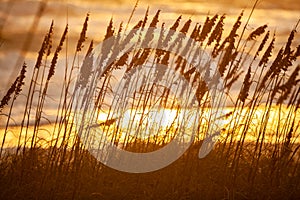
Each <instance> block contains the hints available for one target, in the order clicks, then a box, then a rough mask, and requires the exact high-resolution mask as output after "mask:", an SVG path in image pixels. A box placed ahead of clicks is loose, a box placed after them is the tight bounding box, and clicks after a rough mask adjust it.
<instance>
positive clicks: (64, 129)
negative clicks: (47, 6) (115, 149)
mask: <svg viewBox="0 0 300 200" xmlns="http://www.w3.org/2000/svg"><path fill="white" fill-rule="evenodd" d="M136 6H137V5H136ZM136 6H135V8H134V11H135V9H136ZM134 11H133V12H134ZM159 15H160V11H157V13H156V14H155V15H154V16H153V18H152V20H151V21H150V22H148V18H149V16H148V9H147V11H146V13H145V17H144V19H142V20H140V21H139V22H138V23H137V25H135V26H134V27H133V28H132V30H131V31H129V33H128V34H124V33H123V30H122V28H123V25H122V24H121V25H120V26H119V29H118V31H116V28H115V27H114V24H113V20H111V21H110V22H109V25H108V27H107V32H106V34H105V37H104V38H105V39H108V38H110V37H112V36H115V37H114V40H113V42H112V45H111V46H109V48H107V46H106V47H104V48H103V49H102V54H101V55H99V58H98V59H99V60H100V63H99V64H100V65H102V64H104V63H105V61H107V60H108V61H109V62H110V61H111V64H110V65H109V66H107V67H106V68H105V70H104V71H103V72H102V73H100V72H99V71H98V72H97V71H92V68H91V63H93V61H94V59H96V58H95V56H96V55H94V54H93V53H92V52H93V41H90V45H89V47H88V48H87V53H86V55H85V56H84V60H83V61H82V65H81V67H79V68H77V67H76V66H77V65H76V60H79V54H83V53H82V50H83V49H84V44H85V43H86V42H87V41H89V39H88V38H87V37H86V35H87V31H88V28H87V27H88V20H89V14H87V16H86V19H85V21H84V23H83V28H82V32H81V33H80V37H79V40H78V42H77V45H76V49H75V51H74V54H73V55H74V58H73V62H72V64H71V65H67V64H66V66H65V68H64V79H63V80H62V88H61V90H60V94H59V95H60V99H59V101H58V102H57V116H56V119H55V121H54V122H52V123H51V126H52V127H53V132H51V137H50V138H51V139H50V141H47V142H46V145H43V144H42V140H40V137H39V132H40V128H41V119H42V118H43V117H46V116H43V115H44V112H43V110H44V109H45V107H44V105H45V103H46V102H47V101H46V99H47V98H49V97H48V95H47V94H48V89H49V88H50V87H55V86H54V84H52V83H51V79H52V77H53V76H55V68H56V67H60V68H62V67H63V66H56V64H57V61H58V59H59V55H60V54H61V50H63V48H64V42H65V40H66V39H67V37H68V36H67V33H68V25H66V27H65V30H64V32H63V34H62V36H61V39H60V42H59V44H58V46H57V47H56V50H55V51H54V53H53V55H52V56H53V57H52V59H51V62H48V59H49V57H50V55H51V51H52V44H53V41H52V40H53V37H52V35H53V34H54V29H53V28H54V23H51V25H50V28H49V31H48V32H47V33H46V35H45V38H44V41H43V43H42V45H41V49H40V51H39V54H38V57H37V61H36V64H35V66H34V67H33V73H32V75H31V77H29V79H30V80H29V82H28V81H27V82H24V79H25V72H26V67H27V66H26V65H25V64H24V65H23V67H22V70H21V72H20V75H19V76H18V77H17V78H16V80H15V82H14V83H12V86H11V87H10V89H9V90H8V91H7V94H6V95H5V96H4V97H3V98H2V100H1V102H0V114H1V115H2V116H3V117H5V118H6V126H5V127H4V132H3V136H2V137H1V138H2V140H1V141H2V144H1V151H0V156H1V161H0V177H1V178H0V187H1V192H0V198H1V199H19V198H25V199H121V198H122V199H141V198H142V199H196V198H203V199H208V198H209V199H215V198H216V199H221V198H225V199H257V198H263V199H282V198H284V199H295V198H297V197H300V183H299V180H300V177H299V176H300V174H299V172H300V171H299V170H300V168H299V163H300V162H299V159H300V155H299V149H300V144H299V143H298V142H299V125H300V124H299V104H300V96H299V94H300V93H299V90H300V87H299V70H300V67H299V64H297V63H298V61H297V59H298V57H299V56H300V45H299V44H295V43H294V42H293V41H294V38H295V37H297V26H295V28H294V29H293V30H292V31H291V33H290V35H289V37H288V38H287V42H286V43H285V45H284V46H283V47H279V46H278V45H276V42H275V39H276V37H275V33H274V36H273V38H270V35H271V34H272V31H273V30H268V28H267V25H262V26H260V27H257V28H256V29H254V30H252V31H249V30H248V29H247V25H248V24H249V20H250V17H251V15H250V17H249V18H248V19H247V21H246V24H244V26H243V27H242V22H243V12H242V13H241V14H240V15H239V16H238V17H237V20H236V22H235V23H234V24H233V27H232V29H231V30H230V31H229V34H228V36H226V37H224V23H225V21H226V15H222V16H219V15H214V16H212V17H211V16H207V18H206V20H205V21H204V23H201V22H193V21H192V19H188V20H187V21H186V22H184V23H182V22H181V20H182V17H181V16H180V17H179V18H178V19H177V20H176V21H175V22H174V24H173V25H172V26H170V27H169V28H167V26H168V25H167V24H165V23H161V25H160V21H159ZM132 17H133V13H132V14H131V16H130V18H129V21H128V23H127V24H126V26H125V30H126V29H128V28H129V22H130V21H131V19H132ZM147 24H148V26H149V27H151V28H152V29H149V31H147V32H146V34H147V37H144V38H143V37H142V36H141V32H142V30H145V29H146V28H147ZM160 26H161V27H162V28H161V29H160V33H159V34H160V35H159V38H158V40H159V43H158V44H159V47H160V48H163V47H167V46H168V44H169V43H171V44H170V49H169V50H174V49H180V48H182V49H183V52H185V53H184V54H185V55H187V57H186V58H184V57H181V56H179V55H173V54H171V53H170V52H168V51H164V50H161V49H149V48H147V49H142V48H139V46H140V45H142V44H148V43H151V42H152V40H154V39H156V38H154V37H153V34H154V32H153V30H154V29H156V28H157V27H160ZM241 27H242V29H241ZM176 30H177V31H178V30H179V32H180V33H182V35H181V36H182V37H177V38H173V37H175V36H174V35H173V34H172V31H176ZM136 36H138V37H139V41H138V43H137V44H136V45H135V46H134V47H133V49H132V51H130V52H126V53H124V54H122V55H119V56H118V57H117V58H118V59H116V60H113V59H112V58H114V57H116V55H118V54H119V53H120V52H121V51H120V50H122V48H123V47H124V45H125V44H127V43H128V42H129V41H131V40H132V38H133V37H136ZM184 37H190V38H192V39H194V40H195V41H196V43H192V41H189V42H190V43H188V44H190V45H187V46H184V47H182V45H183V44H184V43H183V40H184ZM145 38H146V39H145ZM67 45H68V44H67ZM193 48H202V49H204V50H205V51H206V52H208V53H209V54H210V56H211V57H212V58H214V59H215V60H216V63H217V64H218V69H217V70H218V72H219V73H220V74H221V76H222V78H223V79H224V84H225V91H223V93H222V94H220V95H222V97H223V98H226V99H227V100H228V101H230V102H231V104H232V105H233V107H232V108H231V110H230V112H228V113H226V114H225V115H224V116H223V117H224V118H226V119H227V121H228V123H227V124H226V125H225V126H224V127H222V128H223V129H222V133H221V138H220V139H219V142H218V143H217V145H216V146H215V148H214V149H213V151H212V152H211V153H210V154H209V155H208V156H207V157H206V158H204V159H201V160H198V157H197V153H198V149H199V146H201V144H202V141H203V138H204V137H205V133H206V131H207V129H208V127H207V126H208V124H207V123H202V124H199V126H198V127H197V135H196V138H195V141H194V143H193V145H192V146H191V147H190V148H189V150H188V151H187V153H186V154H184V155H183V156H182V157H181V158H180V159H179V160H177V161H176V162H175V163H173V164H172V165H170V166H168V167H166V168H165V169H162V170H159V171H157V172H151V173H146V174H127V173H123V172H118V171H115V170H113V169H110V168H108V167H106V166H104V165H103V164H101V163H99V162H97V161H96V160H95V158H93V157H92V156H91V155H90V154H89V152H88V151H87V150H86V148H85V147H86V146H88V145H90V144H92V143H93V142H94V141H93V140H91V141H89V142H86V141H81V140H80V138H79V137H78V135H77V133H78V132H79V131H80V130H78V127H77V126H76V124H75V123H76V121H74V120H75V117H74V113H72V109H73V108H74V107H75V108H76V109H77V110H78V109H81V108H82V106H89V105H90V104H93V106H94V109H93V114H94V115H96V116H97V115H100V114H101V112H102V111H107V115H108V117H107V119H106V120H104V121H102V122H99V124H96V125H95V126H96V127H98V128H101V129H102V130H103V134H106V135H112V136H111V138H112V139H111V140H112V142H113V143H114V144H116V145H119V146H121V147H122V148H123V149H126V150H129V151H133V152H150V151H154V150H157V149H159V148H162V147H163V146H164V145H166V144H167V143H168V142H170V140H172V139H173V138H174V137H175V135H176V134H177V133H178V132H179V128H178V126H177V125H176V124H178V123H180V117H179V116H180V113H181V112H184V107H183V106H182V105H180V104H179V103H178V102H177V100H176V99H175V98H174V97H175V96H176V95H181V94H184V89H183V88H180V87H178V88H176V93H175V94H173V93H172V92H170V90H169V89H168V88H167V87H163V86H160V85H156V84H155V83H156V82H157V80H158V79H162V78H163V77H167V78H168V80H169V83H172V81H173V80H174V78H175V77H173V76H172V74H169V73H168V72H167V71H166V72H165V73H163V74H157V73H158V72H156V71H153V69H155V68H153V69H152V70H149V74H146V75H145V74H140V77H139V79H133V78H127V79H126V78H125V79H126V81H127V84H125V85H127V86H128V87H124V88H119V89H121V90H122V93H121V94H122V96H121V97H120V98H116V97H115V98H114V99H113V102H114V103H115V104H114V105H117V106H116V107H111V106H109V105H108V102H107V97H108V96H109V95H111V96H113V95H114V94H113V92H112V91H113V82H114V81H115V80H116V79H118V77H117V74H116V72H122V73H123V74H125V77H126V75H130V73H131V72H130V71H131V70H133V69H136V68H138V66H141V65H144V64H147V65H151V66H154V65H155V64H163V65H165V66H168V67H170V68H172V69H173V70H174V71H176V72H177V73H179V74H181V75H182V77H184V78H185V80H186V81H188V82H189V83H190V84H191V85H192V86H193V87H194V88H195V91H196V93H195V94H196V99H197V100H198V101H197V102H198V104H197V111H198V116H199V118H200V119H201V120H202V121H209V120H210V117H211V116H206V113H207V109H208V108H209V106H208V105H209V103H210V102H211V99H210V95H213V94H211V93H210V91H209V90H208V87H207V85H206V84H205V81H204V79H203V77H201V76H207V77H210V76H211V74H213V73H214V72H211V71H210V69H206V71H205V72H204V73H203V74H201V73H199V71H197V70H196V68H195V66H193V65H191V64H190V63H188V62H187V60H188V58H192V60H194V61H195V60H196V58H197V56H198V54H197V55H196V54H192V52H194V51H192V50H193ZM278 48H279V49H278ZM197 53H199V52H197ZM275 55H276V56H275ZM202 56H203V55H202V54H201V53H200V61H201V59H204V57H202ZM211 62H213V61H211ZM29 67H30V66H29ZM47 70H48V71H47ZM47 72H48V73H47ZM153 73H154V74H155V75H156V76H155V77H156V81H154V82H152V83H150V84H149V81H150V79H151V74H153ZM76 74H79V75H78V76H76ZM76 77H78V79H77V80H76V79H75V78H76ZM128 77H130V76H128ZM141 79H143V81H144V83H145V84H143V85H142V87H141V88H140V89H139V90H138V91H135V92H134V93H133V94H131V95H132V96H131V100H130V101H129V102H126V101H125V99H126V98H128V95H129V93H130V91H131V90H132V89H133V88H134V87H135V85H136V84H137V83H138V81H140V80H141ZM75 80H76V81H75ZM96 82H98V84H97V85H96V86H97V87H92V86H93V85H91V84H93V83H96ZM24 84H26V85H28V86H29V89H28V91H24V90H22V89H21V88H22V85H24ZM89 87H91V88H93V89H95V90H94V91H92V90H90V88H89ZM234 88H235V89H234ZM237 91H238V92H237ZM21 92H22V93H23V94H24V95H25V96H26V102H25V104H24V105H23V108H24V112H23V117H22V120H21V121H20V122H19V124H20V132H19V135H18V137H17V140H18V144H17V147H16V149H14V150H13V151H8V150H7V148H6V135H7V133H8V131H9V129H10V127H11V126H12V124H11V119H13V117H14V116H12V110H13V109H14V105H15V104H14V102H15V100H16V98H17V97H18V96H19V94H20V93H21ZM235 93H238V95H237V97H236V98H235V97H232V96H231V95H232V94H235ZM75 96H81V97H82V96H84V97H87V98H86V99H87V100H86V102H77V101H75V99H74V97H75ZM89 97H91V98H89ZM35 102H37V106H35ZM80 103H82V104H80ZM153 105H160V109H162V110H164V109H170V110H175V112H176V114H175V115H174V116H175V117H174V118H173V119H172V120H173V121H172V123H170V125H169V126H168V127H167V128H165V129H162V128H161V127H158V128H157V127H155V126H152V125H151V120H149V118H148V120H146V122H145V119H147V117H149V112H148V109H149V108H152V107H153ZM128 107H130V108H132V112H131V114H130V118H131V121H130V123H128V127H126V129H127V131H126V133H125V134H124V133H123V132H122V130H121V129H122V128H121V123H122V120H120V119H118V118H114V117H115V116H113V113H114V112H116V111H120V112H121V111H123V112H125V111H126V109H128ZM258 112H261V115H260V117H261V118H260V119H257V116H256V114H257V113H258ZM32 113H33V116H35V117H34V118H32ZM210 115H212V114H211V113H210ZM154 118H159V115H158V114H157V113H156V114H155V115H154V116H153V117H152V119H154ZM162 120H163V119H160V122H159V124H161V123H162ZM32 121H33V125H32V124H31V122H32ZM143 123H146V130H148V131H149V132H152V133H160V134H161V133H163V136H149V137H147V138H146V139H144V140H143V139H140V138H141V133H142V132H143V130H145V129H144V127H143V126H145V125H143ZM253 123H255V124H253ZM32 126H33V131H30V128H31V127H32ZM49 131H50V130H49ZM130 133H135V134H130ZM122 134H123V135H122ZM248 137H252V140H247V138H248ZM122 138H123V139H122ZM253 138H254V139H253ZM269 138H272V140H270V139H269ZM28 142H29V143H28Z"/></svg>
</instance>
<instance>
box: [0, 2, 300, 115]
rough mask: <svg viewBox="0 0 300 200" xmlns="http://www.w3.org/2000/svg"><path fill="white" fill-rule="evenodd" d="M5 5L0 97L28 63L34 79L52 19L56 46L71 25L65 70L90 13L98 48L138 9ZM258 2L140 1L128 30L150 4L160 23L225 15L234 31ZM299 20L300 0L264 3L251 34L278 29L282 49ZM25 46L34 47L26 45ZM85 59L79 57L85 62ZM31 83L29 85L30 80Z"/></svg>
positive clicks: (128, 5) (1, 7)
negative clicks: (109, 27) (110, 26)
mask: <svg viewBox="0 0 300 200" xmlns="http://www.w3.org/2000/svg"><path fill="white" fill-rule="evenodd" d="M0 2H1V3H0V28H1V29H0V39H1V42H0V97H2V96H3V95H4V94H5V93H6V91H7V89H8V87H9V86H10V85H11V84H12V82H13V80H14V79H15V77H16V76H17V74H18V72H19V70H20V68H21V66H22V63H23V62H26V63H27V65H28V72H27V74H28V75H31V70H32V68H33V66H34V63H35V60H36V57H37V53H38V51H39V48H40V45H41V42H42V40H43V37H44V35H45V34H46V32H47V30H48V29H49V26H50V24H51V21H52V20H53V21H54V38H55V40H54V46H56V45H57V44H58V42H59V38H60V36H61V34H62V32H63V29H64V26H65V25H66V24H67V23H68V25H69V38H68V51H67V52H66V50H63V53H61V54H60V55H59V58H60V60H59V62H58V66H60V65H64V64H65V62H66V57H67V58H68V59H69V61H68V62H71V59H72V58H73V54H74V52H75V45H76V41H77V39H78V37H79V35H80V31H81V28H82V24H83V22H84V19H85V16H86V14H87V13H90V20H89V25H88V26H89V27H88V32H87V37H88V41H90V40H94V43H95V45H97V44H98V43H100V42H101V41H102V40H103V38H104V34H105V30H106V26H107V25H108V23H109V20H110V19H111V18H113V21H114V25H116V26H118V25H119V24H120V23H121V22H122V21H123V22H124V23H125V24H126V23H127V21H128V19H129V15H130V13H131V11H132V9H133V7H134V5H135V1H134V0H117V1H112V0H63V1H61V0H0ZM253 4H254V1H253V0H251V1H244V0H185V1H184V0H164V1H162V0H147V1H146V0H140V2H139V4H138V7H137V9H136V11H135V14H134V16H133V18H132V20H131V23H130V24H129V27H132V26H133V25H134V24H135V23H136V22H137V21H138V20H140V19H142V18H143V16H144V13H145V11H146V9H147V7H148V6H149V7H150V16H153V15H154V14H155V13H156V11H157V10H158V9H160V10H161V15H160V23H161V22H163V21H164V22H166V25H167V26H170V25H171V24H173V22H174V20H176V18H177V17H178V16H179V15H183V20H188V19H189V18H191V19H192V20H193V21H195V22H199V23H200V24H203V23H204V21H205V18H206V16H207V15H214V14H216V13H217V14H224V13H225V14H226V15H227V18H226V20H225V25H226V26H227V27H229V28H230V26H231V25H232V24H233V23H234V22H235V20H236V18H237V16H238V15H239V14H240V12H241V11H242V10H245V14H244V16H245V17H244V20H243V21H245V19H246V17H247V16H248V15H249V13H250V11H251V7H252V5H253ZM41 7H44V8H45V9H44V10H43V12H42V13H41V17H40V18H36V19H35V16H37V13H38V11H39V8H41ZM299 18H300V0H261V1H259V3H258V6H257V8H256V9H255V11H254V15H253V16H252V18H251V20H250V22H249V25H248V27H247V30H249V31H251V30H254V29H255V28H257V27H258V26H261V25H264V24H267V25H268V26H269V30H271V31H272V32H274V31H276V37H277V45H278V46H281V45H282V44H284V42H285V41H286V40H287V37H288V34H289V32H290V31H291V30H292V29H293V28H294V26H295V24H296V23H297V21H298V19H299ZM26 42H27V43H28V44H29V45H25V44H26ZM295 43H296V44H299V43H300V37H296V41H295ZM87 46H88V44H86V45H85V48H84V50H83V52H86V48H87ZM83 56H84V55H83V54H82V55H79V57H80V58H82V57H83ZM62 74H63V68H62V67H61V68H60V67H57V72H56V74H55V76H54V79H53V82H52V84H54V85H55V86H57V87H59V82H60V80H61V79H62V76H63V75H62ZM26 81H27V83H28V81H29V80H28V78H27V79H26ZM27 85H28V84H27ZM57 87H51V88H49V96H51V97H52V98H53V99H57V98H58V96H57V89H56V88H57ZM24 91H26V87H25V88H24ZM23 99H24V98H23ZM20 101H22V98H21V99H20ZM51 105H53V104H51V103H50V104H48V106H49V108H48V109H50V110H51V109H52V108H51ZM17 106H18V105H17ZM53 109H54V108H53Z"/></svg>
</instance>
